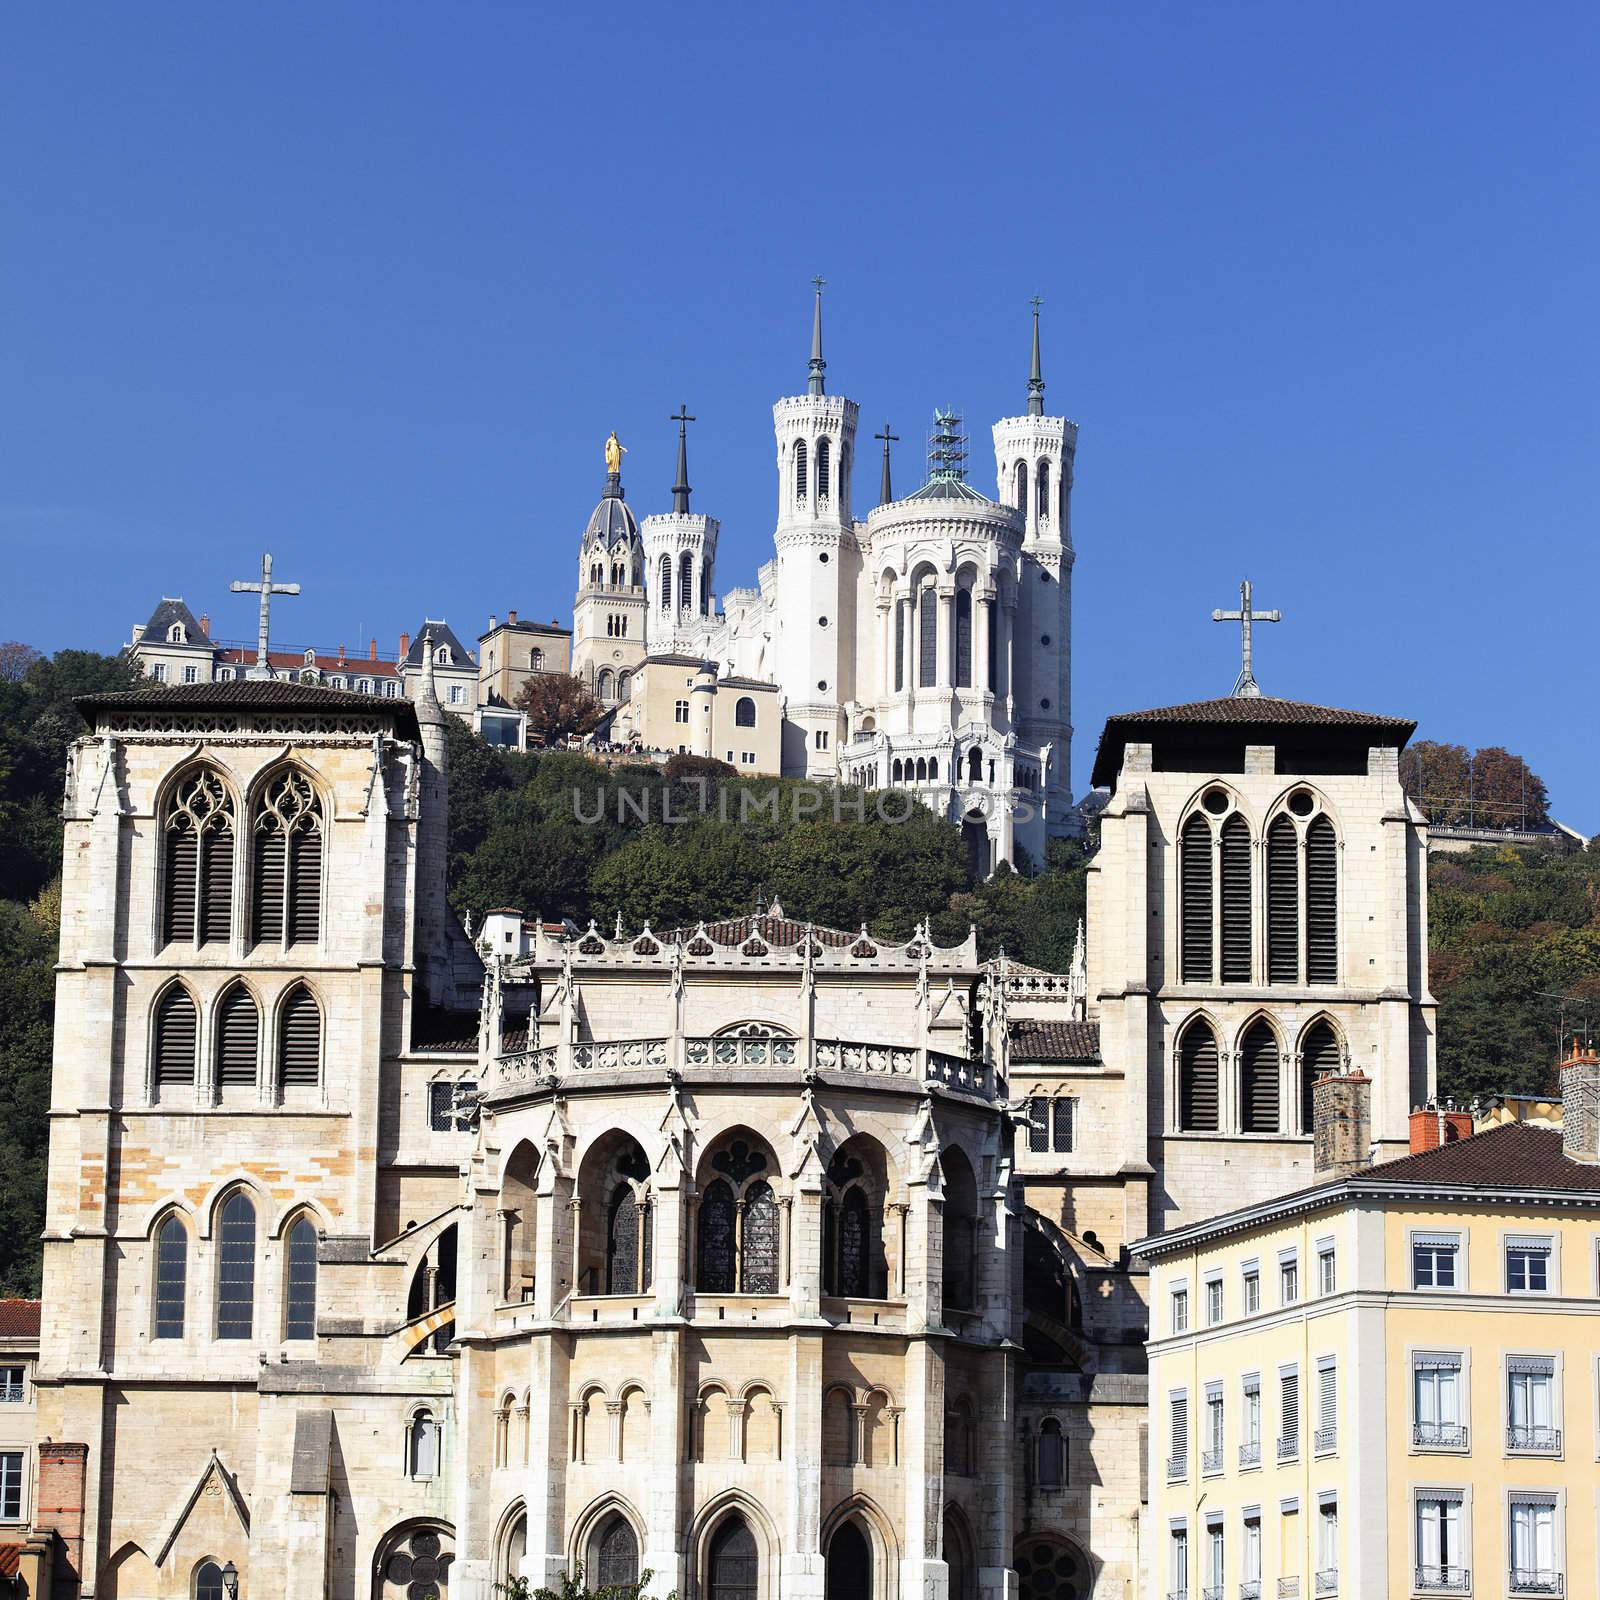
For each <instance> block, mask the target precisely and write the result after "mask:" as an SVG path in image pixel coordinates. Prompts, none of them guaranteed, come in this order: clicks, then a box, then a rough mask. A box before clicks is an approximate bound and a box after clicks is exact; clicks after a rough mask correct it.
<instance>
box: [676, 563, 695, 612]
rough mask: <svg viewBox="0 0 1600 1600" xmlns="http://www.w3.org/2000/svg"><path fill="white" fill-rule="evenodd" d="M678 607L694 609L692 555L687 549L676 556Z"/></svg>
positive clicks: (683, 609)
mask: <svg viewBox="0 0 1600 1600" xmlns="http://www.w3.org/2000/svg"><path fill="white" fill-rule="evenodd" d="M678 609H679V610H680V611H693V610H694V557H693V556H692V555H690V553H689V552H688V551H687V550H685V551H684V552H683V554H682V555H681V556H679V557H678Z"/></svg>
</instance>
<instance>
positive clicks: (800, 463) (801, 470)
mask: <svg viewBox="0 0 1600 1600" xmlns="http://www.w3.org/2000/svg"><path fill="white" fill-rule="evenodd" d="M806 491H807V483H806V442H805V440H804V439H797V440H795V446H794V497H795V499H796V500H798V501H799V502H800V504H801V505H804V504H805V502H806Z"/></svg>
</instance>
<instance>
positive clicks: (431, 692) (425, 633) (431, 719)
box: [417, 627, 444, 727]
mask: <svg viewBox="0 0 1600 1600" xmlns="http://www.w3.org/2000/svg"><path fill="white" fill-rule="evenodd" d="M417 721H418V722H419V723H421V724H422V725H423V726H424V727H428V726H431V725H437V726H441V727H442V726H443V724H444V707H443V706H442V705H440V704H439V691H438V689H437V688H435V686H434V682H433V629H432V628H428V627H424V628H423V630H422V678H421V680H420V682H419V683H418V685H417Z"/></svg>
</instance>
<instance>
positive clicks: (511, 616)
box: [506, 611, 517, 628]
mask: <svg viewBox="0 0 1600 1600" xmlns="http://www.w3.org/2000/svg"><path fill="white" fill-rule="evenodd" d="M516 625H517V614H516V612H515V611H508V612H506V626H507V627H508V628H514V627H516Z"/></svg>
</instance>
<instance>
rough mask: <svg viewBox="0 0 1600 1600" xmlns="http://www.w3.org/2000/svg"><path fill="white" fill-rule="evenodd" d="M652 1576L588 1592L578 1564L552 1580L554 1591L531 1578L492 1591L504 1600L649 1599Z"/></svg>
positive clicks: (675, 1593)
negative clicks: (554, 1584) (536, 1583)
mask: <svg viewBox="0 0 1600 1600" xmlns="http://www.w3.org/2000/svg"><path fill="white" fill-rule="evenodd" d="M654 1576H655V1574H654V1573H653V1572H651V1571H650V1569H649V1568H648V1567H647V1568H646V1569H645V1570H644V1571H643V1572H641V1573H640V1574H639V1581H638V1582H637V1583H614V1584H608V1585H606V1586H604V1587H602V1588H599V1589H591V1588H589V1587H588V1586H587V1585H586V1584H585V1583H584V1581H583V1566H582V1564H581V1563H580V1564H579V1565H577V1566H575V1567H574V1568H573V1570H572V1571H571V1572H563V1573H562V1574H561V1575H560V1577H558V1578H557V1579H556V1587H555V1588H554V1589H547V1588H543V1587H540V1588H537V1589H536V1588H534V1586H533V1580H532V1579H531V1578H523V1577H514V1578H509V1579H506V1580H504V1581H503V1582H500V1583H497V1584H496V1585H495V1588H496V1589H498V1590H499V1591H500V1593H501V1594H502V1595H504V1596H505V1600H649V1597H648V1596H647V1595H646V1593H645V1591H646V1589H648V1588H649V1585H650V1580H651V1579H652V1578H653V1577H654ZM666 1600H678V1591H677V1590H676V1589H674V1590H673V1591H672V1593H671V1594H669V1595H668V1596H667V1597H666Z"/></svg>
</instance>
